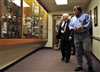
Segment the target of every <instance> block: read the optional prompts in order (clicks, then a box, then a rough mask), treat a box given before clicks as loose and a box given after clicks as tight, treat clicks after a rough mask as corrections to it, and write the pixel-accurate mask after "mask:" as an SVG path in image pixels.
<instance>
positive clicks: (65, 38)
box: [56, 13, 72, 63]
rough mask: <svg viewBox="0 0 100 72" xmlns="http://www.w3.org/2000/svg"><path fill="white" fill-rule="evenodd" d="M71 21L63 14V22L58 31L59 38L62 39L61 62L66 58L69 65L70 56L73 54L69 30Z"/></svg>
mask: <svg viewBox="0 0 100 72" xmlns="http://www.w3.org/2000/svg"><path fill="white" fill-rule="evenodd" d="M69 22H70V21H69V20H68V14H67V13H64V14H63V21H62V22H61V23H60V25H59V29H58V34H57V36H56V37H57V38H60V39H61V42H60V49H61V54H62V58H61V60H64V59H65V58H66V59H65V63H68V62H69V60H70V54H71V39H72V37H71V36H70V35H71V31H70V30H69V27H68V26H69Z"/></svg>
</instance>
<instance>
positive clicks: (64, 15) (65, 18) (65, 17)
mask: <svg viewBox="0 0 100 72" xmlns="http://www.w3.org/2000/svg"><path fill="white" fill-rule="evenodd" d="M68 16H69V15H68V14H67V13H64V14H63V20H64V21H66V20H68Z"/></svg>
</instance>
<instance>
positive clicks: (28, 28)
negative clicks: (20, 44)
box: [23, 0, 39, 38]
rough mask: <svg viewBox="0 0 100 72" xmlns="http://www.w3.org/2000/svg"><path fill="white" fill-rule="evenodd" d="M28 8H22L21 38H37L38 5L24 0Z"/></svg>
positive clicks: (32, 0) (32, 1)
mask: <svg viewBox="0 0 100 72" xmlns="http://www.w3.org/2000/svg"><path fill="white" fill-rule="evenodd" d="M24 1H25V2H26V3H27V4H28V5H29V7H24V6H23V7H24V12H23V13H24V15H23V20H24V22H23V25H24V27H23V36H24V38H39V26H38V23H39V5H38V4H37V3H35V2H34V0H24Z"/></svg>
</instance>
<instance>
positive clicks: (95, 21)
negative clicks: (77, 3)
mask: <svg viewBox="0 0 100 72" xmlns="http://www.w3.org/2000/svg"><path fill="white" fill-rule="evenodd" d="M94 26H95V27H96V26H98V7H97V6H96V7H95V8H94Z"/></svg>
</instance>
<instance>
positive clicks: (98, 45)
mask: <svg viewBox="0 0 100 72" xmlns="http://www.w3.org/2000/svg"><path fill="white" fill-rule="evenodd" d="M96 6H97V7H98V26H97V27H94V8H95V7H96ZM89 10H91V12H92V23H93V24H92V26H93V36H96V37H100V15H99V13H100V0H91V2H90V4H89V6H88V8H87V12H88V11H89ZM92 53H93V54H94V55H95V56H96V57H97V58H98V59H99V60H100V41H97V40H94V39H93V43H92Z"/></svg>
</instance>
